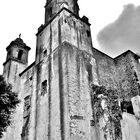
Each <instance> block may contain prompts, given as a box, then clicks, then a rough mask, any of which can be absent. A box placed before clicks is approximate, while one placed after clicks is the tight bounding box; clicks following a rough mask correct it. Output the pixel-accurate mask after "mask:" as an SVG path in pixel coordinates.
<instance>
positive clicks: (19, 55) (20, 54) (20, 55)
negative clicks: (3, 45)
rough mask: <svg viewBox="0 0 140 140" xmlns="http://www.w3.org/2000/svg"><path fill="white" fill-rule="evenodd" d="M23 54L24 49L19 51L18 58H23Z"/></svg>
mask: <svg viewBox="0 0 140 140" xmlns="http://www.w3.org/2000/svg"><path fill="white" fill-rule="evenodd" d="M22 55H23V50H19V52H18V59H19V60H21V59H22Z"/></svg>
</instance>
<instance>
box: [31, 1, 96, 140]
mask: <svg viewBox="0 0 140 140" xmlns="http://www.w3.org/2000/svg"><path fill="white" fill-rule="evenodd" d="M45 11H46V13H45V24H44V25H42V26H41V27H40V28H39V30H38V33H37V49H36V50H37V52H36V61H35V65H36V78H37V79H36V82H37V83H36V87H37V90H36V94H35V93H33V94H32V95H36V100H35V102H36V103H35V104H36V110H35V111H34V114H32V115H33V116H35V121H34V122H32V123H33V124H34V125H32V123H31V125H32V128H31V127H30V129H34V135H32V136H34V138H33V140H79V139H81V140H90V139H91V135H90V133H91V132H90V130H91V122H92V109H91V99H90V88H89V87H90V84H91V83H97V82H98V81H97V75H96V63H95V59H94V58H93V57H92V41H91V32H90V23H89V22H88V18H87V17H85V16H84V17H83V18H80V17H79V14H78V13H79V7H78V4H77V0H59V1H58V0H48V1H47V4H46V6H45ZM32 120H33V119H32ZM29 131H30V130H29ZM31 131H32V130H31ZM32 132H33V131H32ZM32 134H33V133H32Z"/></svg>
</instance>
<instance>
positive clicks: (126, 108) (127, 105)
mask: <svg viewBox="0 0 140 140" xmlns="http://www.w3.org/2000/svg"><path fill="white" fill-rule="evenodd" d="M121 110H122V112H127V113H130V114H132V115H134V111H133V106H132V102H131V101H123V102H121Z"/></svg>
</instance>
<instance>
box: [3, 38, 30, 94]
mask: <svg viewBox="0 0 140 140" xmlns="http://www.w3.org/2000/svg"><path fill="white" fill-rule="evenodd" d="M6 50H7V58H6V62H5V63H4V64H3V65H4V70H3V76H4V78H5V80H6V81H7V82H9V83H10V84H12V86H13V90H15V91H17V88H16V83H17V80H18V79H19V78H18V77H19V73H20V72H22V71H23V70H24V69H25V68H26V67H27V65H28V52H29V50H30V47H28V46H27V45H26V44H25V43H24V42H23V40H22V39H21V38H20V36H19V38H17V39H15V40H14V41H12V42H11V43H10V45H9V46H8V47H7V48H6Z"/></svg>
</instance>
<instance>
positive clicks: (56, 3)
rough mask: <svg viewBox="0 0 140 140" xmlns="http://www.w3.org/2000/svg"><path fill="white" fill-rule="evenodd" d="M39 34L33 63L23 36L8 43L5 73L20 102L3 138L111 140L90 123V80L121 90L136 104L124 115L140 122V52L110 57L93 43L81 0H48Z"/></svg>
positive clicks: (22, 139)
mask: <svg viewBox="0 0 140 140" xmlns="http://www.w3.org/2000/svg"><path fill="white" fill-rule="evenodd" d="M36 36H37V44H36V57H35V61H34V62H33V63H32V64H31V65H30V66H28V52H29V50H30V47H28V46H27V45H26V44H25V43H24V42H23V40H22V39H21V38H17V39H15V40H14V41H12V42H11V43H10V45H9V46H8V47H7V48H6V50H7V58H6V62H5V63H4V64H3V65H4V70H3V76H4V77H5V79H6V81H7V82H9V83H11V84H12V86H13V91H16V92H17V93H18V94H19V98H20V99H21V103H20V105H19V106H18V107H17V109H16V112H15V114H14V115H13V125H12V126H10V127H8V129H7V132H6V133H5V134H4V137H3V138H2V139H3V140H106V139H105V138H103V137H102V136H100V138H99V137H97V136H96V134H95V131H96V130H95V127H94V125H91V121H92V120H93V116H92V112H93V111H94V110H93V108H92V104H91V96H90V95H91V88H90V85H91V84H95V85H104V86H105V87H106V88H108V87H112V88H113V89H117V90H118V91H119V93H120V100H121V97H122V96H123V97H124V98H125V100H126V101H130V102H132V105H133V109H134V114H131V113H128V112H127V110H126V112H125V113H126V114H127V115H126V114H125V115H126V116H128V115H130V116H131V117H133V118H135V120H136V121H137V122H138V121H139V118H140V97H139V92H140V91H139V80H140V63H139V62H140V61H139V58H140V57H139V56H138V55H137V54H135V53H133V52H132V51H130V50H128V51H126V52H124V53H123V54H121V55H119V56H117V57H116V58H111V57H110V56H108V55H106V54H104V53H103V52H101V51H99V50H97V49H96V48H94V46H93V44H92V38H91V31H90V23H89V21H88V18H87V17H85V16H83V17H82V18H80V17H79V6H78V3H77V0H47V2H46V6H45V23H44V24H43V25H41V26H40V27H39V28H38V33H37V34H36ZM122 94H123V95H122ZM122 122H123V121H122ZM123 124H124V123H123ZM136 124H137V127H138V128H139V127H140V126H139V123H136ZM123 126H124V125H123ZM123 126H122V127H123ZM124 127H125V126H124ZM137 130H138V129H137ZM139 130H140V129H139ZM122 133H123V140H126V138H125V130H122ZM99 135H101V134H99ZM137 138H138V136H137ZM108 140H111V139H108ZM127 140H129V139H128V138H127ZM131 140H132V139H131ZM134 140H135V139H134ZM137 140H138V139H137Z"/></svg>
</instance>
